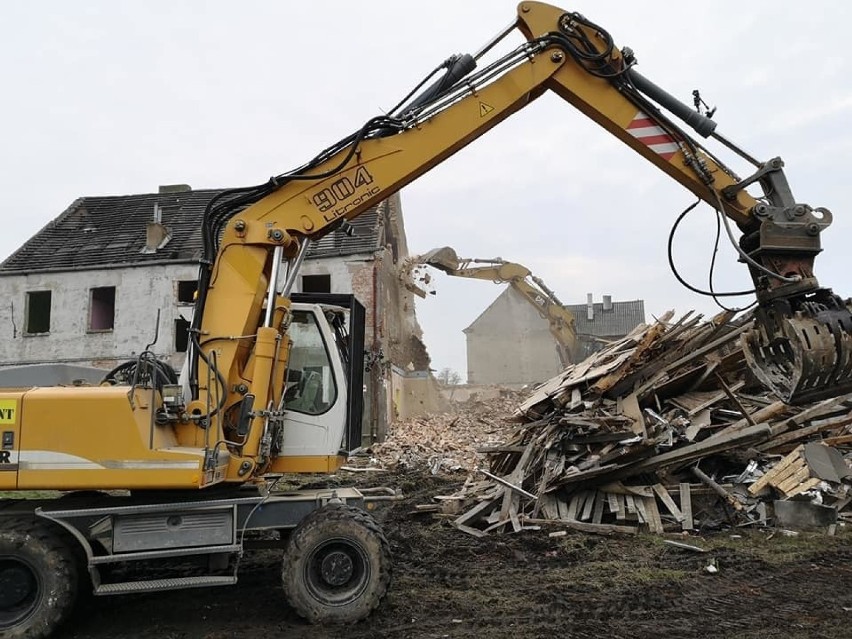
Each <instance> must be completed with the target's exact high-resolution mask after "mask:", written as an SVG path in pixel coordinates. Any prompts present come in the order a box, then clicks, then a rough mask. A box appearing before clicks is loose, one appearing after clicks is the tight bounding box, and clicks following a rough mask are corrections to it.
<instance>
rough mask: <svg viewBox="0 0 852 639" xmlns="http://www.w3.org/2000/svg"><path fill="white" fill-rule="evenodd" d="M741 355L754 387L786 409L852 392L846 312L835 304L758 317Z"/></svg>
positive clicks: (851, 322) (850, 318)
mask: <svg viewBox="0 0 852 639" xmlns="http://www.w3.org/2000/svg"><path fill="white" fill-rule="evenodd" d="M838 302H839V300H838ZM758 313H759V314H760V311H758ZM743 352H744V354H745V358H746V363H747V364H748V366H749V368H751V370H752V372H753V373H754V374H755V376H756V377H757V379H758V381H760V382H761V383H763V384H764V385H765V386H767V387H768V388H769V389H770V390H771V391H772V392H773V393H775V394H776V395H777V396H778V398H779V399H781V400H782V401H783V402H785V403H787V404H804V403H808V402H816V401H820V400H822V399H828V398H830V397H837V396H838V395H843V394H845V393H849V392H852V307H850V306H849V303H848V302H845V303H844V302H839V303H837V304H832V305H831V306H830V307H826V306H822V305H819V307H818V308H813V307H811V308H808V309H806V310H799V311H796V312H795V313H793V314H792V315H783V314H775V313H773V312H771V311H770V312H769V313H768V314H767V315H764V316H763V317H762V318H761V317H760V315H758V319H757V321H756V322H755V326H754V328H753V329H752V330H751V331H749V332H748V333H746V334H745V335H744V336H743Z"/></svg>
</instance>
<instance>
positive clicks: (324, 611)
mask: <svg viewBox="0 0 852 639" xmlns="http://www.w3.org/2000/svg"><path fill="white" fill-rule="evenodd" d="M328 544H337V545H338V546H339V545H340V544H344V545H347V544H348V545H350V546H351V548H353V549H355V554H357V555H358V556H359V557H360V559H361V560H364V568H365V572H366V574H365V575H364V576H363V577H361V579H362V580H363V581H364V583H363V585H362V586H359V588H360V592H358V593H357V596H356V597H354V598H353V599H352V600H348V601H345V602H337V603H335V602H330V601H329V600H327V599H326V600H324V599H323V598H322V593H319V594H318V593H317V591H316V588H313V589H312V588H311V585H310V584H309V580H310V576H309V573H311V565H312V563H313V561H312V560H313V559H315V557H314V553H315V552H316V551H319V550H321V549H322V548H323V547H324V546H327V545H328ZM281 580H282V583H283V585H284V593H285V596H286V598H287V601H288V603H289V604H290V606H292V608H293V609H294V610H295V611H296V612H297V613H298V614H299V615H300V616H302V617H304V618H305V619H307V620H308V621H310V622H311V623H329V624H341V623H353V622H356V621H360V620H361V619H364V618H366V617H367V616H369V614H370V613H371V612H372V611H373V610H375V609H376V608H377V607H378V605H379V604H380V603H381V601H382V599H383V598H384V596H385V593H387V590H388V587H389V586H390V581H391V554H390V545H389V544H388V540H387V539H386V538H385V535H384V533H383V532H382V529H381V528H380V527H379V525H378V524H377V523H376V522H375V520H374V519H373V518H372V517H371V516H370V515H369V514H368V513H366V512H365V511H363V510H361V509H360V508H355V507H353V506H347V505H346V504H329V505H327V506H323V507H322V508H320V509H318V510H315V511H314V512H312V513H311V514H310V515H308V516H307V517H305V519H303V520H302V522H301V523H300V524H299V525H298V526H297V527H296V529H295V530H294V531H293V533H292V534H291V535H290V540H289V542H288V545H287V552H286V555H285V556H284V563H283V569H282V571H281Z"/></svg>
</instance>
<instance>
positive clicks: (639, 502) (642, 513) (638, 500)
mask: <svg viewBox="0 0 852 639" xmlns="http://www.w3.org/2000/svg"><path fill="white" fill-rule="evenodd" d="M646 499H647V498H646V497H634V498H633V503H634V504H635V505H636V514H637V515H639V523H640V524H645V523H648V511H647V510H645V500H646Z"/></svg>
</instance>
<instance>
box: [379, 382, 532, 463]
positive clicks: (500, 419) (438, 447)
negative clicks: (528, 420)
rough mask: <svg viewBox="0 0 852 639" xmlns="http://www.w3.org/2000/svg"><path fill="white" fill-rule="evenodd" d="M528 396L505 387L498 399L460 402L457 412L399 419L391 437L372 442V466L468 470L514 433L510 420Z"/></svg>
mask: <svg viewBox="0 0 852 639" xmlns="http://www.w3.org/2000/svg"><path fill="white" fill-rule="evenodd" d="M524 396H525V394H524V393H521V392H519V391H511V390H508V389H504V390H502V391H501V392H500V395H499V396H498V397H495V398H490V399H488V400H477V399H476V398H475V397H474V398H472V399H471V400H469V401H467V402H462V403H456V404H455V406H456V408H455V410H454V411H453V412H452V413H442V414H437V415H426V416H422V417H412V418H409V419H406V420H401V421H398V422H395V423H393V424H392V425H391V427H390V432H389V433H388V437H387V439H386V440H385V441H383V442H381V443H377V444H373V445H372V446H371V447H370V449H369V451H368V453H369V456H370V462H371V465H372V466H379V467H381V468H386V469H393V470H396V469H401V470H424V469H426V470H429V471H430V472H431V473H432V474H437V473H439V472H440V473H454V472H469V471H471V470H473V469H474V468H476V467H477V466H481V465H483V464H484V463H485V462H486V457H485V453H486V452H487V451H488V450H489V447H492V446H498V445H500V444H502V442H504V441H505V440H506V438H507V437H509V436H511V433H512V431H513V430H514V425H513V424H512V423H511V422H510V421H509V420H510V419H511V417H512V415H513V414H514V411H515V410H516V409H517V407H518V405H519V403H520V402H521V401H522V399H523V397H524Z"/></svg>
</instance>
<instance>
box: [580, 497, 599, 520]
mask: <svg viewBox="0 0 852 639" xmlns="http://www.w3.org/2000/svg"><path fill="white" fill-rule="evenodd" d="M596 497H597V491H596V490H590V491H589V494H588V497H587V498H586V503H585V504H584V505H583V514H582V515H580V520H581V521H589V519H591V517H592V509H593V508H594V507H595V498H596Z"/></svg>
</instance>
